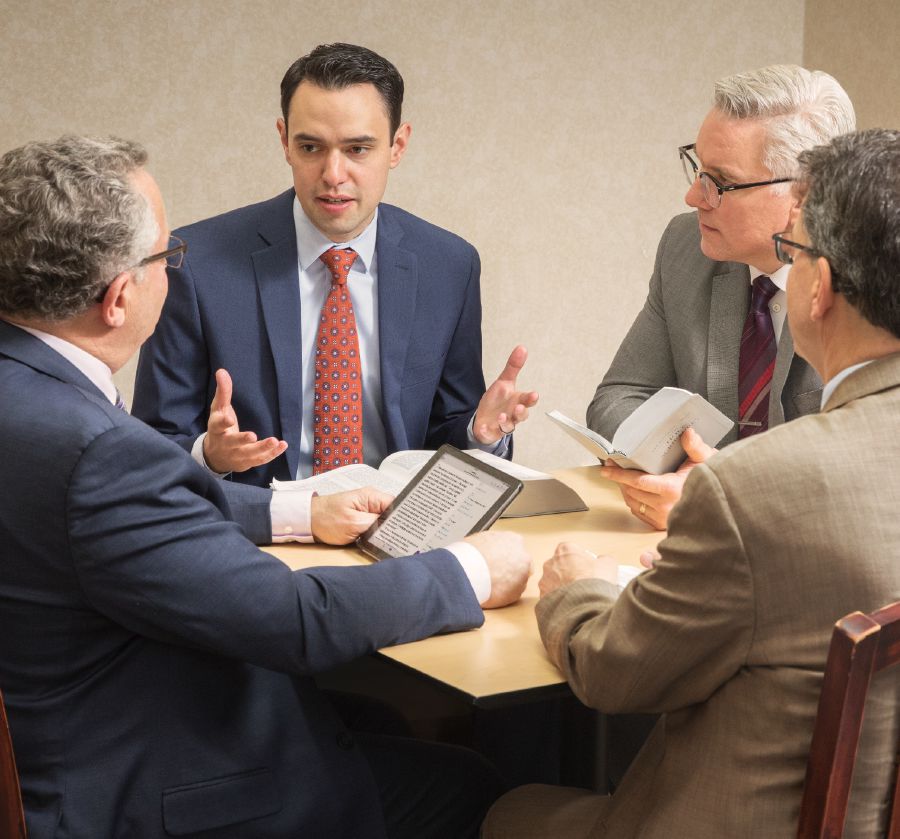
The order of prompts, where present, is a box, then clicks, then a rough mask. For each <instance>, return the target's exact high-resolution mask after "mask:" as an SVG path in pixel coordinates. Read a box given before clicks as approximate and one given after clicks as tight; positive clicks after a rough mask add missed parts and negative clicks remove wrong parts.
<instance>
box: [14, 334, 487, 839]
mask: <svg viewBox="0 0 900 839" xmlns="http://www.w3.org/2000/svg"><path fill="white" fill-rule="evenodd" d="M0 405H2V410H0V441H2V444H0V475H2V480H0V688H2V690H3V692H4V695H5V700H6V704H7V710H8V713H9V723H10V729H11V731H12V739H13V743H14V748H15V752H16V759H17V761H18V766H19V770H20V774H21V781H22V791H23V797H24V802H25V809H26V815H27V820H28V830H29V836H30V837H32V839H46V837H54V836H58V837H63V836H65V837H84V839H98V837H119V836H123V837H124V836H127V837H130V839H144V837H153V838H154V839H157V838H158V839H162V837H164V836H185V835H193V834H194V833H198V832H201V831H208V832H204V833H203V835H204V836H215V837H217V839H231V837H234V838H235V839H236V838H237V837H240V839H254V837H270V838H271V839H276V837H277V839H283V837H286V836H323V837H324V836H328V837H346V839H358V838H359V837H382V836H383V835H384V828H383V824H382V820H381V816H380V805H379V802H378V798H377V791H376V789H375V785H374V781H373V778H372V775H371V772H370V770H369V768H368V764H367V762H366V761H365V758H364V757H363V756H362V755H361V753H360V752H359V749H358V748H357V747H356V746H354V744H353V740H352V737H351V735H350V734H349V732H347V731H346V730H345V729H344V728H343V727H342V726H341V724H340V723H339V722H338V720H337V719H336V717H335V716H334V714H333V713H332V711H331V709H330V707H329V706H328V703H327V702H326V701H325V700H324V699H323V698H322V696H321V695H320V694H319V692H318V691H317V689H316V687H315V685H314V683H313V681H312V679H311V678H310V676H311V674H313V673H315V672H317V671H320V670H324V669H328V668H331V667H334V666H335V665H337V664H340V663H342V662H345V661H347V660H349V659H352V658H354V657H356V656H360V655H363V654H365V653H368V652H370V651H372V650H374V649H376V648H378V647H382V646H385V645H388V644H392V643H396V642H405V641H412V640H414V639H417V638H421V637H424V636H426V635H430V634H432V633H435V632H442V631H450V630H455V629H461V628H467V627H472V626H476V625H478V624H480V623H481V621H482V619H483V618H482V614H481V610H480V609H479V607H478V605H477V603H476V602H475V597H474V595H473V593H472V589H471V586H470V585H469V583H468V581H467V580H466V578H465V575H464V573H463V572H462V570H461V568H460V566H459V563H457V562H456V561H454V560H453V558H452V555H451V554H449V553H448V552H447V551H443V550H439V551H433V552H429V553H427V554H423V555H420V556H417V557H415V558H410V559H399V560H388V561H384V562H379V563H377V564H374V565H372V566H368V567H357V568H319V569H314V570H311V571H307V572H292V571H291V570H290V569H288V567H287V566H286V565H284V564H283V563H282V562H280V561H279V560H277V559H275V558H274V557H272V556H270V555H269V554H266V553H264V552H261V551H259V550H258V549H257V548H255V547H254V546H253V545H252V544H251V543H250V542H249V541H248V540H247V539H246V538H245V537H244V535H243V533H242V531H241V528H240V527H239V526H238V525H237V524H236V523H235V522H234V521H232V520H231V519H232V510H231V509H230V507H229V504H228V502H227V500H226V497H225V495H224V493H223V490H222V488H221V482H217V481H216V480H215V479H213V478H211V477H210V475H209V474H208V473H207V472H206V470H204V469H202V468H201V467H200V466H198V465H197V464H196V463H195V462H194V461H193V460H192V459H191V458H190V457H189V456H188V455H187V454H185V452H184V451H183V450H182V449H181V448H180V447H178V446H177V445H175V444H174V443H172V442H171V441H170V440H167V439H166V438H164V437H163V436H162V435H160V434H158V433H157V432H156V431H154V430H153V429H151V428H149V427H148V426H147V425H145V424H144V423H142V422H141V421H139V420H137V419H135V418H133V417H130V416H128V415H127V414H126V413H124V412H123V411H121V410H119V409H118V408H116V407H115V406H113V405H111V404H110V403H109V400H107V399H106V398H105V397H104V396H103V395H102V394H101V393H100V392H99V391H98V390H97V389H96V388H95V387H94V385H93V384H91V382H89V381H88V380H87V379H86V378H85V377H84V376H82V374H81V373H80V372H78V371H77V370H76V369H75V368H74V367H73V366H72V365H70V364H69V363H68V362H67V361H66V360H65V359H64V358H63V357H62V356H60V355H59V354H58V353H56V352H54V351H53V350H52V349H50V348H49V347H47V346H46V345H45V344H44V343H43V342H41V341H39V340H38V339H36V338H35V337H33V336H31V335H29V334H28V333H26V332H24V331H23V330H20V329H18V328H16V327H14V326H11V325H9V324H7V323H4V322H3V321H0ZM242 489H245V490H254V489H256V488H254V487H242Z"/></svg>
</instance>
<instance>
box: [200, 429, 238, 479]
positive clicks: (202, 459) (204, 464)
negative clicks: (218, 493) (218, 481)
mask: <svg viewBox="0 0 900 839" xmlns="http://www.w3.org/2000/svg"><path fill="white" fill-rule="evenodd" d="M205 439H206V432H205V431H204V432H203V433H202V434H201V435H200V436H199V437H198V438H197V439H196V440H194V445H193V446H191V457H192V458H194V460H196V461H197V463H199V464H200V465H201V466H202V467H203V468H204V469H205V470H206V471H207V472H209V473H210V474H211V475H215V476H216V477H217V478H224V477H225V476H226V475H230V474H231V472H216V471H215V470H213V469H210V467H209V464H208V463H207V462H206V458H205V457H204V456H203V441H204V440H205Z"/></svg>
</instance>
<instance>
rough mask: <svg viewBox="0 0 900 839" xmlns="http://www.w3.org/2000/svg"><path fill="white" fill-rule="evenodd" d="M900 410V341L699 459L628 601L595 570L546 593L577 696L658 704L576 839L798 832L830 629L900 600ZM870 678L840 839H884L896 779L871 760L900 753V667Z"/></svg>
mask: <svg viewBox="0 0 900 839" xmlns="http://www.w3.org/2000/svg"><path fill="white" fill-rule="evenodd" d="M898 416H900V353H897V354H894V355H891V356H887V357H885V358H882V359H880V360H877V361H874V362H872V363H871V364H869V365H868V366H866V367H864V368H862V369H861V370H858V371H856V372H854V373H853V374H851V375H850V376H848V377H847V378H846V379H845V380H844V381H843V382H842V383H841V384H840V385H839V386H838V388H837V390H836V391H835V393H834V394H833V395H832V397H831V398H830V400H829V402H828V404H827V405H826V406H825V409H824V410H823V412H822V413H820V414H816V415H814V416H809V417H804V418H802V419H800V420H798V421H796V422H791V423H788V424H787V425H783V426H781V427H779V428H776V429H774V430H771V431H769V432H768V433H766V434H763V435H761V436H759V437H755V438H752V439H750V440H745V441H742V442H740V443H736V444H735V445H733V446H730V447H728V448H727V449H726V450H725V451H723V452H721V453H719V454H718V455H716V456H715V457H713V458H711V459H710V460H709V461H707V462H706V463H705V464H703V465H701V466H698V467H696V468H695V469H694V470H693V471H692V472H691V474H690V476H689V478H688V480H687V483H686V484H685V490H684V495H683V497H682V499H681V502H680V503H679V504H678V505H677V506H676V507H675V509H674V510H673V511H672V515H671V518H670V519H669V535H668V537H667V538H666V539H665V540H664V541H663V542H662V543H661V545H660V551H661V553H662V559H661V560H660V561H659V562H658V564H657V565H656V567H655V569H654V570H652V571H648V572H645V573H644V574H642V575H640V576H639V577H637V578H636V579H635V580H634V581H633V582H632V583H631V584H630V585H629V586H628V587H627V588H626V589H625V591H624V592H623V593H622V595H621V596H620V597H619V598H618V600H617V599H616V591H615V588H614V587H612V586H610V585H608V584H607V583H604V582H602V581H599V580H596V581H595V580H590V581H588V580H585V581H580V582H577V583H573V584H572V585H569V586H566V587H564V588H562V589H559V590H558V591H556V592H554V593H553V594H552V595H550V596H548V597H546V598H544V599H543V600H541V601H540V603H539V604H538V607H537V615H538V623H539V625H540V630H541V636H542V638H543V640H544V644H545V645H546V647H547V649H548V651H549V653H550V656H551V658H552V659H553V661H554V662H555V663H556V664H557V665H558V666H559V667H560V668H561V669H562V670H563V672H564V673H565V675H566V677H567V679H568V680H569V683H570V684H571V686H572V689H573V690H574V691H575V693H576V694H577V695H578V696H579V698H580V699H581V700H582V701H583V702H585V703H586V704H588V705H590V706H591V707H594V708H598V709H600V710H602V711H605V712H609V713H621V712H640V713H662V714H663V716H662V717H661V719H660V720H659V722H658V723H657V726H656V728H655V729H654V731H653V734H652V735H651V737H650V740H649V741H648V742H647V743H646V744H645V746H644V748H643V750H642V751H641V752H640V754H639V755H638V757H637V758H636V760H635V762H634V764H633V765H632V767H631V768H630V769H629V771H628V773H627V775H626V776H625V779H624V781H623V783H622V785H621V786H620V787H619V789H618V790H617V791H616V793H615V795H614V796H613V797H612V799H611V801H610V800H609V799H601V798H600V797H599V796H598V797H597V798H596V799H595V804H596V806H595V807H594V808H593V814H592V817H587V818H586V819H585V823H584V832H576V833H571V834H570V835H572V836H582V835H584V836H609V837H616V839H622V837H631V836H641V837H666V839H673V837H674V839H677V837H691V839H704V837H709V839H721V837H725V836H727V837H730V838H731V839H740V837H758V836H792V835H794V832H795V831H796V825H797V819H798V815H799V805H800V796H801V789H802V785H803V778H804V771H805V765H806V758H807V753H808V750H809V743H810V737H811V734H812V726H813V720H814V718H815V713H816V707H817V701H818V694H819V690H820V688H821V684H822V672H823V668H824V664H825V658H826V654H827V649H828V644H829V640H830V636H831V630H832V627H833V625H834V622H835V621H836V620H837V619H838V618H840V617H842V616H843V615H845V614H847V613H849V612H852V611H854V610H856V609H859V610H861V611H863V612H870V611H873V610H875V609H877V608H879V607H881V606H884V605H886V604H888V603H891V602H893V601H896V600H900V562H898V553H897V547H898V545H900V516H898V515H897V510H898V509H900V472H898V470H897V463H898V462H900V435H898V434H897V418H898ZM873 690H874V693H873V695H872V696H871V697H870V702H869V703H868V704H867V708H866V724H865V726H864V730H863V745H862V747H861V756H862V762H861V764H860V763H858V764H857V771H856V773H855V775H854V789H853V797H852V798H851V813H850V820H849V823H848V825H847V830H846V832H845V834H844V835H845V837H851V836H870V837H872V836H875V835H883V834H877V833H876V825H875V824H874V822H875V821H876V820H877V819H876V816H877V814H878V813H881V814H882V817H883V815H884V814H883V811H882V810H880V809H879V807H883V802H884V801H885V800H889V798H890V796H889V791H888V790H887V788H886V787H887V782H888V778H887V777H886V775H887V773H885V772H881V773H878V772H877V771H873V770H877V768H878V767H879V766H881V767H884V766H885V765H889V764H890V761H891V760H893V757H894V754H893V750H894V748H895V746H896V742H897V733H898V730H900V717H898V712H900V705H898V703H897V696H898V690H900V674H897V673H896V671H887V672H886V673H885V674H883V675H882V676H879V677H878V678H877V679H876V680H875V682H874V685H873ZM879 774H880V775H881V777H880V780H879V778H878V775H879ZM873 802H876V803H873ZM877 802H881V803H880V804H879V803H877ZM604 804H607V805H608V806H604ZM867 804H868V806H866V805H867ZM535 807H536V809H539V808H538V807H537V804H536V805H535ZM521 835H522V836H531V835H534V834H533V833H529V832H528V831H527V830H526V831H525V832H523V833H522V834H521Z"/></svg>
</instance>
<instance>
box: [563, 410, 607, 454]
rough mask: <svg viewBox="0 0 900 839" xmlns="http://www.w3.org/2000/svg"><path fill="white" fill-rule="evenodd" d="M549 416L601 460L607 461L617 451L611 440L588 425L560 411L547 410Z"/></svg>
mask: <svg viewBox="0 0 900 839" xmlns="http://www.w3.org/2000/svg"><path fill="white" fill-rule="evenodd" d="M547 416H548V417H549V418H550V419H551V420H553V422H555V423H556V424H557V425H558V426H559V427H560V428H561V429H562V430H563V431H565V432H566V434H568V435H569V436H570V437H571V438H572V439H573V440H576V441H577V442H579V443H581V445H582V446H584V447H585V448H586V449H587V450H588V451H589V452H590V453H591V454H593V455H594V456H595V457H597V458H599V459H600V460H603V461H605V460H606V459H607V458H608V457H609V456H610V455H611V454H612V453H613V452H615V450H616V449H615V447H614V446H613V444H612V443H610V442H609V440H607V439H606V438H605V437H602V436H601V435H600V434H598V433H597V432H596V431H592V430H591V429H590V428H588V427H587V426H584V425H581V424H580V423H577V422H575V420H572V419H569V418H568V417H567V416H566V415H565V414H561V413H560V412H559V411H547Z"/></svg>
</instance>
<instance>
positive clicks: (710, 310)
mask: <svg viewBox="0 0 900 839" xmlns="http://www.w3.org/2000/svg"><path fill="white" fill-rule="evenodd" d="M749 289H750V273H749V270H748V268H747V266H746V265H744V264H742V263H738V262H715V261H713V260H711V259H709V258H707V257H706V256H704V255H703V253H702V252H701V250H700V231H699V227H698V226H697V215H696V213H685V214H684V215H679V216H676V217H675V218H673V219H672V221H671V222H669V226H668V227H667V228H666V232H665V233H664V234H663V237H662V239H661V240H660V243H659V249H658V250H657V253H656V265H655V267H654V270H653V276H652V277H651V279H650V290H649V292H648V294H647V300H646V302H645V303H644V308H643V309H642V310H641V312H640V314H639V315H638V316H637V319H636V320H635V322H634V324H632V327H631V329H630V330H629V331H628V334H627V335H626V336H625V340H624V341H623V342H622V345H621V346H620V347H619V350H618V352H617V353H616V356H615V358H614V359H613V362H612V365H610V368H609V370H608V371H607V373H606V375H605V376H604V377H603V381H602V382H601V383H600V386H599V387H598V388H597V392H596V393H595V394H594V398H593V400H592V401H591V404H590V406H589V407H588V411H587V422H588V425H589V426H590V427H591V428H593V429H594V430H595V431H597V432H599V433H600V434H602V435H604V436H605V437H608V438H610V439H611V438H612V436H613V434H615V432H616V429H617V428H618V427H619V424H620V423H621V422H622V421H623V420H624V419H625V418H626V417H627V416H628V415H629V414H631V412H632V411H633V410H634V409H635V408H637V407H638V405H640V404H641V402H643V401H644V400H645V399H647V398H649V397H650V396H652V395H653V394H654V393H656V391H657V390H659V389H660V388H661V387H666V386H669V387H682V388H685V389H686V390H690V391H692V392H694V393H699V394H700V395H701V396H704V397H706V399H708V400H709V401H710V402H711V403H712V404H713V405H715V406H716V407H717V408H718V409H719V410H720V411H721V412H722V413H723V414H725V415H726V416H727V417H729V418H730V419H732V420H734V421H735V422H737V418H738V388H737V383H738V360H739V355H740V347H741V332H742V331H743V327H744V320H745V319H746V317H747V311H748V309H749V307H750V294H749ZM821 388H822V383H821V382H820V381H819V377H818V376H817V375H816V373H815V371H814V370H813V369H812V368H811V367H810V366H809V365H808V364H807V363H806V362H805V361H803V359H801V358H799V357H798V356H795V355H794V343H793V341H792V340H791V334H790V330H789V329H788V326H787V323H785V325H784V328H783V329H782V332H781V340H780V342H779V346H778V357H777V360H776V363H775V371H774V373H773V376H772V398H771V400H770V403H769V427H770V428H771V427H774V426H776V425H780V424H781V423H783V422H785V421H786V420H791V419H795V418H796V417H799V416H803V415H804V414H810V413H814V412H815V411H817V410H818V409H819V400H820V398H821ZM736 439H737V426H736V425H735V427H734V428H733V429H732V430H731V431H730V432H729V433H728V435H727V436H726V437H725V438H724V439H723V440H722V444H723V445H724V444H727V443H731V442H733V441H734V440H736Z"/></svg>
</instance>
